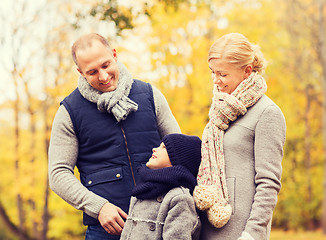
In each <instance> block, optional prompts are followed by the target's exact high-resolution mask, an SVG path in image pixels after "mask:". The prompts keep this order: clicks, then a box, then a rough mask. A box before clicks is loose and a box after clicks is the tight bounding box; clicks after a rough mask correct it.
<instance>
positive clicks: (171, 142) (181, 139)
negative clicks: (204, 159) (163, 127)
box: [162, 133, 201, 178]
mask: <svg viewBox="0 0 326 240" xmlns="http://www.w3.org/2000/svg"><path fill="white" fill-rule="evenodd" d="M162 142H163V143H164V145H165V147H166V150H167V152H168V155H169V158H170V161H171V163H172V165H181V166H184V167H185V168H187V169H188V170H189V171H190V172H191V173H192V174H193V175H194V176H195V177H196V178H197V173H198V168H199V165H200V161H201V140H200V138H199V137H197V136H189V135H184V134H177V133H173V134H168V135H166V136H165V137H163V139H162Z"/></svg>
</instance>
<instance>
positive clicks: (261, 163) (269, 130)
mask: <svg viewBox="0 0 326 240" xmlns="http://www.w3.org/2000/svg"><path fill="white" fill-rule="evenodd" d="M285 132H286V124H285V119H284V116H283V114H282V112H281V110H280V109H279V108H278V107H277V106H275V105H271V106H269V107H267V108H266V109H265V110H264V112H263V113H262V115H261V117H260V119H259V121H258V123H257V125H256V129H255V145H254V149H255V171H256V175H255V184H256V193H255V196H254V202H253V205H252V210H251V213H250V217H249V219H248V222H247V224H246V227H245V231H244V233H243V236H245V235H247V236H248V234H249V235H250V237H252V238H253V239H266V226H267V225H268V224H270V221H271V219H272V215H273V210H274V208H275V205H276V202H277V195H278V193H279V191H280V189H281V174H282V158H283V146H284V142H285ZM243 236H242V238H240V239H251V238H248V237H247V238H244V237H243Z"/></svg>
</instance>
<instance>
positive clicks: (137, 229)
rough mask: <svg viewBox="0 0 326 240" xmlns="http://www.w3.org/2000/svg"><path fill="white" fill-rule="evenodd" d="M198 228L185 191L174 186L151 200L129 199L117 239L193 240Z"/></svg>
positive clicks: (191, 198) (196, 237)
mask: <svg viewBox="0 0 326 240" xmlns="http://www.w3.org/2000/svg"><path fill="white" fill-rule="evenodd" d="M134 216H137V217H134ZM200 229H201V223H200V220H199V217H198V215H197V212H196V208H195V203H194V200H193V197H192V196H191V194H190V192H189V189H187V188H184V187H177V188H173V189H171V190H170V191H169V192H168V193H167V194H166V195H165V196H159V197H157V198H156V199H152V200H140V199H137V198H136V197H132V198H131V201H130V209H129V216H128V218H127V221H126V223H125V225H124V228H123V231H122V234H121V238H120V239H121V240H126V239H132V240H135V239H137V240H142V239H151V240H158V239H178V240H186V239H189V240H190V239H194V240H197V239H199V235H200Z"/></svg>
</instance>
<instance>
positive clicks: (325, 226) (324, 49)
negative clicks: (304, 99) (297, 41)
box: [318, 0, 326, 235]
mask: <svg viewBox="0 0 326 240" xmlns="http://www.w3.org/2000/svg"><path fill="white" fill-rule="evenodd" d="M318 3H319V46H318V53H319V58H320V62H321V66H322V71H323V72H322V86H323V96H324V98H323V137H324V141H323V149H324V156H323V159H324V177H323V178H324V179H323V203H322V205H323V211H322V215H323V216H322V230H323V234H324V235H326V42H325V27H326V26H325V19H324V8H325V0H319V1H318Z"/></svg>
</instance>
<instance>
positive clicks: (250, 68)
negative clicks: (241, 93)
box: [244, 65, 252, 79]
mask: <svg viewBox="0 0 326 240" xmlns="http://www.w3.org/2000/svg"><path fill="white" fill-rule="evenodd" d="M251 73H252V66H251V65H247V66H246V68H245V74H244V79H247V78H248V77H249V76H250V74H251Z"/></svg>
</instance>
